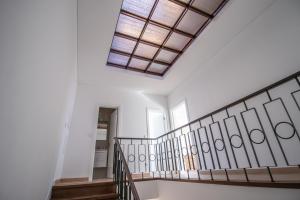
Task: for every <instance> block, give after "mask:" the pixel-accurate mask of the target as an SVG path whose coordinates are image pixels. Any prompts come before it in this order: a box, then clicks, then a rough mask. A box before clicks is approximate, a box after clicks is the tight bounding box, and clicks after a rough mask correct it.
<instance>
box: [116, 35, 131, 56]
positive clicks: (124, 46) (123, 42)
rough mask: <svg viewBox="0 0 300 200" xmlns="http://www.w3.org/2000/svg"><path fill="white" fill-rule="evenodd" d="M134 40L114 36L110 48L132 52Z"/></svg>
mask: <svg viewBox="0 0 300 200" xmlns="http://www.w3.org/2000/svg"><path fill="white" fill-rule="evenodd" d="M135 44H136V42H135V41H132V40H128V39H125V38H122V37H118V36H114V38H113V41H112V44H111V48H112V49H115V50H119V51H123V52H126V53H132V51H133V49H134V46H135Z"/></svg>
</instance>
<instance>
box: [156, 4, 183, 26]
mask: <svg viewBox="0 0 300 200" xmlns="http://www.w3.org/2000/svg"><path fill="white" fill-rule="evenodd" d="M183 10H184V7H182V6H180V5H178V4H175V3H173V2H171V1H169V0H160V1H159V2H158V4H157V6H156V8H155V11H154V13H153V15H152V17H151V19H152V20H154V21H157V22H160V23H162V24H165V25H168V26H173V25H174V24H175V22H176V21H177V19H178V18H179V16H180V14H181V13H182V12H183Z"/></svg>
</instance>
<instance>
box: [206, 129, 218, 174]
mask: <svg viewBox="0 0 300 200" xmlns="http://www.w3.org/2000/svg"><path fill="white" fill-rule="evenodd" d="M203 128H204V132H205V135H206V139H207V144H208V146H209V149H210V150H209V152H210V158H211V163H212V165H213V169H216V167H215V162H214V159H213V156H212V150H211V146H210V142H209V138H208V134H207V130H206V127H205V126H204V127H203Z"/></svg>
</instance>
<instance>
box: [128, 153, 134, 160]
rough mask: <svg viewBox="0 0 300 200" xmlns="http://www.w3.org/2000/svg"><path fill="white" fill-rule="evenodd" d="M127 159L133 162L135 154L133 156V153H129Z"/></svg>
mask: <svg viewBox="0 0 300 200" xmlns="http://www.w3.org/2000/svg"><path fill="white" fill-rule="evenodd" d="M128 161H129V162H134V161H135V156H134V155H133V154H130V155H129V156H128Z"/></svg>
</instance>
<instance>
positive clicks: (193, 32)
mask: <svg viewBox="0 0 300 200" xmlns="http://www.w3.org/2000/svg"><path fill="white" fill-rule="evenodd" d="M227 1H228V0H123V4H122V7H121V10H120V15H119V19H118V22H117V26H116V30H115V33H114V37H113V41H112V44H111V48H110V52H109V56H108V60H107V65H109V66H112V67H118V68H122V69H126V70H132V71H137V72H141V73H146V74H152V75H157V76H163V75H164V74H165V73H166V72H167V71H168V70H169V69H170V68H171V67H172V66H173V65H174V63H175V62H176V60H177V59H178V58H179V57H180V56H181V55H182V54H183V53H184V51H185V50H186V49H187V48H188V47H189V45H190V44H191V43H192V42H193V41H194V40H195V38H197V37H198V35H199V34H200V33H201V32H202V31H203V30H204V28H205V27H206V26H207V25H208V24H209V23H210V22H211V20H212V19H213V18H214V17H215V16H216V15H217V13H218V12H219V11H220V10H221V9H222V8H223V7H224V5H225V4H226V2H227Z"/></svg>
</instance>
